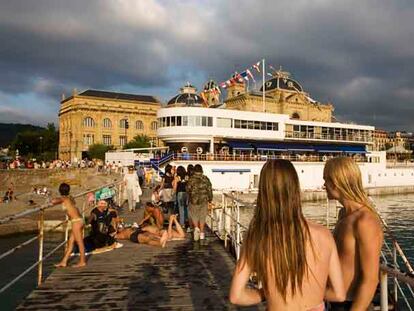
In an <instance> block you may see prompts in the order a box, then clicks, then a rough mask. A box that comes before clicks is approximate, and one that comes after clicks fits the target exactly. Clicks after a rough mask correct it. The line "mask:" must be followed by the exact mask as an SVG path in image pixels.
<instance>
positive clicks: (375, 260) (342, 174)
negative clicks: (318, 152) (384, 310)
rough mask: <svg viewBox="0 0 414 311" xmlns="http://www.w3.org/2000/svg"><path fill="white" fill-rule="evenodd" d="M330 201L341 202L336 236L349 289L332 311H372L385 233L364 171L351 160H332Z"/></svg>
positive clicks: (328, 181) (328, 186)
mask: <svg viewBox="0 0 414 311" xmlns="http://www.w3.org/2000/svg"><path fill="white" fill-rule="evenodd" d="M323 178H324V180H325V189H326V192H327V194H328V198H329V199H331V200H332V199H335V200H338V201H339V202H340V203H341V204H342V206H343V208H342V209H341V210H340V212H339V216H338V222H337V223H336V226H335V230H334V237H335V241H336V245H337V247H338V254H339V260H340V262H341V267H342V272H343V276H344V284H345V289H346V292H347V294H346V301H345V302H343V303H332V304H331V308H332V310H368V309H369V308H370V305H371V301H372V299H373V297H374V294H375V290H376V288H377V285H378V275H379V265H380V255H381V248H382V242H383V231H382V227H381V222H380V218H379V215H378V213H377V212H376V210H375V208H374V207H373V206H372V203H371V201H370V200H369V199H368V196H367V195H366V193H365V191H364V188H363V186H362V179H361V171H360V170H359V167H358V165H357V164H356V163H355V162H354V160H352V159H351V158H348V157H338V158H333V159H330V160H328V161H327V162H326V164H325V169H324V173H323Z"/></svg>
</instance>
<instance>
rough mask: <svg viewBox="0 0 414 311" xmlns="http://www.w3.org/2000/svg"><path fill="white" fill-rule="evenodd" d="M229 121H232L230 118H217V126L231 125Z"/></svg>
mask: <svg viewBox="0 0 414 311" xmlns="http://www.w3.org/2000/svg"><path fill="white" fill-rule="evenodd" d="M231 123H232V119H228V118H217V127H231ZM204 126H205V125H204Z"/></svg>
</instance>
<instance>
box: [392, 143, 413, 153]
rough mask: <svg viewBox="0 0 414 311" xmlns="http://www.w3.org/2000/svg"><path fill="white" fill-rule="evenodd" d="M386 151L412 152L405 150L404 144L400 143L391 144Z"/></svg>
mask: <svg viewBox="0 0 414 311" xmlns="http://www.w3.org/2000/svg"><path fill="white" fill-rule="evenodd" d="M385 152H386V153H394V154H395V153H412V152H413V151H412V150H407V149H405V148H404V146H401V145H396V146H392V147H391V148H389V149H387V150H386V151H385Z"/></svg>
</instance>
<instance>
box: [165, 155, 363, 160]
mask: <svg viewBox="0 0 414 311" xmlns="http://www.w3.org/2000/svg"><path fill="white" fill-rule="evenodd" d="M338 156H344V154H343V153H338ZM332 157H333V156H328V155H323V154H321V155H319V154H311V155H309V154H308V155H306V154H283V155H272V154H256V153H251V154H250V153H248V154H217V153H215V154H211V153H203V154H197V153H174V155H173V160H176V161H252V162H260V161H267V160H274V159H284V160H289V161H292V162H326V161H327V160H328V159H330V158H332ZM353 159H354V160H355V161H356V162H368V160H367V158H366V157H365V156H363V155H355V156H354V157H353Z"/></svg>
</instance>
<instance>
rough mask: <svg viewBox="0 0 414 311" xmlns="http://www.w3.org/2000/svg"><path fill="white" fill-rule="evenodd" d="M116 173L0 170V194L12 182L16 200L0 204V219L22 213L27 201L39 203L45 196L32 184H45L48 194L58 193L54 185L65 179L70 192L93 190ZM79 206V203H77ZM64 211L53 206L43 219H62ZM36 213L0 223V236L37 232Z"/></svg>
mask: <svg viewBox="0 0 414 311" xmlns="http://www.w3.org/2000/svg"><path fill="white" fill-rule="evenodd" d="M119 178H120V176H119V175H118V174H116V175H115V174H114V175H104V174H101V173H98V172H97V171H96V169H94V168H90V169H82V170H79V169H70V170H49V169H47V170H44V169H39V170H0V195H3V194H4V192H5V191H6V189H7V187H9V185H10V184H11V183H13V187H14V192H15V195H17V199H16V200H13V201H12V202H10V203H0V218H3V217H6V216H9V215H14V214H16V213H19V212H23V211H25V210H27V209H28V208H32V207H33V206H31V205H30V204H29V200H33V201H34V203H35V204H38V205H39V204H43V203H44V202H45V200H46V197H45V196H42V195H37V194H33V193H32V188H33V187H47V188H48V190H49V191H50V192H51V194H52V196H53V197H55V196H58V192H57V188H58V186H59V184H60V183H62V182H66V183H68V184H69V185H71V194H73V195H75V194H77V193H80V192H83V191H85V190H88V189H93V188H96V187H99V186H100V185H104V184H107V183H110V182H113V181H114V180H116V179H119ZM79 207H80V206H79ZM64 219H65V213H64V212H63V211H62V209H61V208H60V207H54V208H51V209H49V210H47V211H46V213H45V220H46V221H54V220H60V221H61V220H64ZM38 220H39V215H38V214H37V213H36V214H32V215H28V216H26V217H23V218H19V219H16V220H14V221H11V222H9V223H6V224H2V225H0V236H5V235H10V234H20V233H29V232H37V230H38V229H37V227H38V225H37V222H38Z"/></svg>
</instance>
